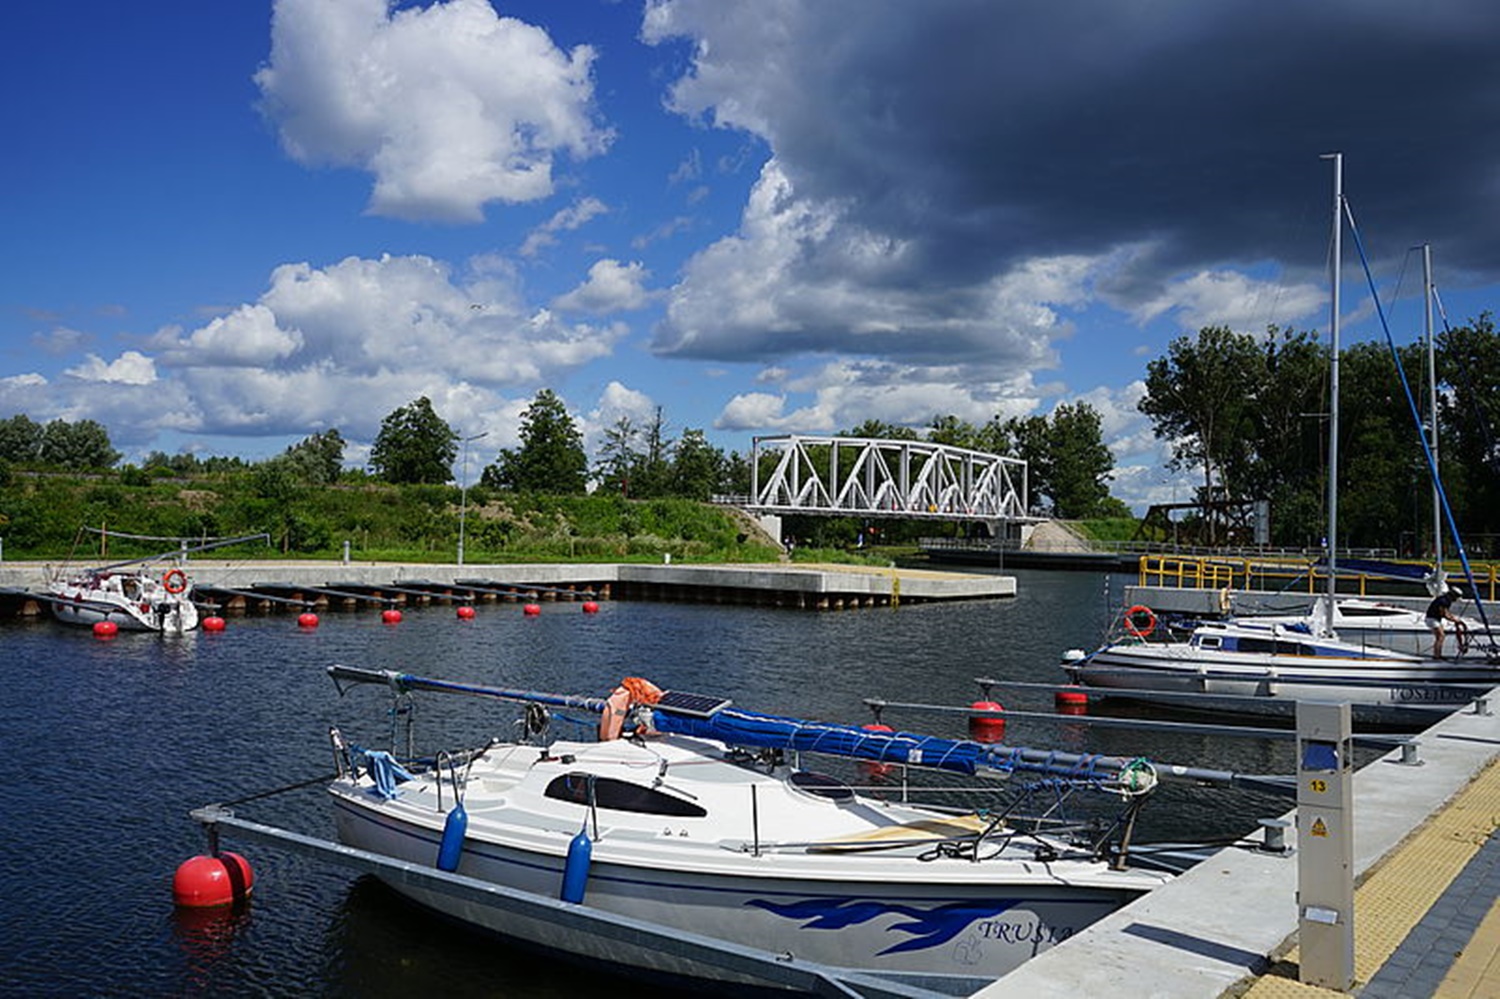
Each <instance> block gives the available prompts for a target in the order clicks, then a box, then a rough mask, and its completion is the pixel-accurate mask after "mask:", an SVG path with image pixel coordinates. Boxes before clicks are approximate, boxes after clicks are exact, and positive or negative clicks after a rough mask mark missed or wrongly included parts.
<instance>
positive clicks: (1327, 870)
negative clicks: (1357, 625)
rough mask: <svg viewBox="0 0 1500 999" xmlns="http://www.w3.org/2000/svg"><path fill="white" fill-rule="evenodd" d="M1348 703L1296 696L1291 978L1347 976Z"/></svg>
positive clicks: (1350, 921)
mask: <svg viewBox="0 0 1500 999" xmlns="http://www.w3.org/2000/svg"><path fill="white" fill-rule="evenodd" d="M1352 717H1353V716H1352V714H1351V713H1350V710H1349V703H1348V702H1347V701H1342V702H1339V703H1337V704H1330V703H1328V702H1326V701H1298V702H1297V907H1298V915H1299V920H1298V931H1297V932H1298V937H1299V942H1300V944H1301V948H1302V959H1301V961H1300V964H1299V967H1298V972H1297V977H1298V978H1299V980H1301V981H1302V982H1303V983H1304V984H1306V985H1318V986H1321V987H1323V988H1325V989H1333V990H1334V991H1336V992H1347V991H1348V990H1349V987H1350V986H1351V985H1352V984H1353V983H1354V735H1353V724H1352V720H1351V719H1352Z"/></svg>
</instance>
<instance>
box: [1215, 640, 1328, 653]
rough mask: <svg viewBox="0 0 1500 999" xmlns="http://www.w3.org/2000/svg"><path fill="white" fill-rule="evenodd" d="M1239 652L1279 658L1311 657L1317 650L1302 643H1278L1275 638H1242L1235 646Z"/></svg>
mask: <svg viewBox="0 0 1500 999" xmlns="http://www.w3.org/2000/svg"><path fill="white" fill-rule="evenodd" d="M1235 648H1236V650H1237V651H1239V652H1269V653H1271V654H1272V655H1277V656H1311V655H1316V654H1317V650H1316V649H1314V648H1313V647H1312V646H1310V645H1303V644H1302V643H1301V642H1287V641H1280V642H1278V641H1277V640H1275V639H1274V638H1243V637H1242V638H1240V640H1239V641H1238V642H1237V643H1236V644H1235Z"/></svg>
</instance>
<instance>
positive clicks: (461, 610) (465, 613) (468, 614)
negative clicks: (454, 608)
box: [458, 604, 474, 621]
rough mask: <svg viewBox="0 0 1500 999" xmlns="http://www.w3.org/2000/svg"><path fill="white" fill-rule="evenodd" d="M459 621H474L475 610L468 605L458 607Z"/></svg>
mask: <svg viewBox="0 0 1500 999" xmlns="http://www.w3.org/2000/svg"><path fill="white" fill-rule="evenodd" d="M458 619H459V620H460V621H472V620H474V608H472V607H470V606H469V605H468V604H460V605H459V607H458Z"/></svg>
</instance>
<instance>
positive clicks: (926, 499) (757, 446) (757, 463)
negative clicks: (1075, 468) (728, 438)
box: [750, 434, 1032, 521]
mask: <svg viewBox="0 0 1500 999" xmlns="http://www.w3.org/2000/svg"><path fill="white" fill-rule="evenodd" d="M771 456H774V458H775V460H774V463H772V462H771V461H769V460H767V461H765V462H764V463H765V464H773V467H772V469H771V470H770V472H769V474H767V475H764V476H763V475H762V472H761V466H762V464H763V458H770V457H771ZM750 469H751V483H752V485H751V504H750V508H751V509H752V510H754V511H756V512H758V513H776V514H815V515H816V514H822V515H826V516H852V517H899V518H903V519H908V518H909V519H930V520H982V521H999V520H1029V519H1032V518H1030V517H1029V516H1028V515H1027V505H1026V497H1027V474H1028V470H1027V465H1026V462H1025V461H1022V460H1021V459H1019V458H1009V457H1006V456H1004V455H998V454H988V453H986V452H984V451H971V450H969V449H967V448H960V447H951V446H949V445H947V444H934V443H930V442H928V441H910V440H885V439H878V438H870V437H820V436H810V435H803V434H787V435H782V436H774V437H756V438H755V439H754V443H753V448H752V451H751V459H750Z"/></svg>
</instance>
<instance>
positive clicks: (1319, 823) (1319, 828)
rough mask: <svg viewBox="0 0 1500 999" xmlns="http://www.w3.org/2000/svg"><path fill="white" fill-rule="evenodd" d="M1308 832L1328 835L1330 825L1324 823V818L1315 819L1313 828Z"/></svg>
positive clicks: (1313, 834) (1315, 834) (1314, 834)
mask: <svg viewBox="0 0 1500 999" xmlns="http://www.w3.org/2000/svg"><path fill="white" fill-rule="evenodd" d="M1308 834H1309V835H1312V836H1327V835H1328V826H1326V825H1325V824H1324V823H1323V820H1322V819H1313V824H1312V828H1311V829H1309V830H1308Z"/></svg>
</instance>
